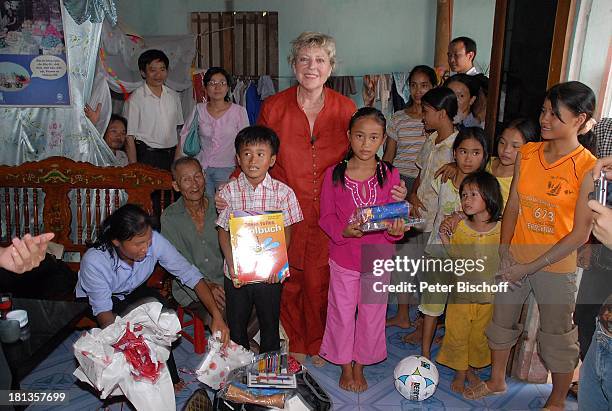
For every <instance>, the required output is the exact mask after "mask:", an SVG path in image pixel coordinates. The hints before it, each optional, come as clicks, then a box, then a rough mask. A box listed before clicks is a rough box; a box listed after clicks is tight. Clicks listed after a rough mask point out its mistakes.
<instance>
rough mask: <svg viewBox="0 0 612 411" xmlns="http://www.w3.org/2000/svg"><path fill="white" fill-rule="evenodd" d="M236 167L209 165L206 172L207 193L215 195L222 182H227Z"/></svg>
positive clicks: (211, 195)
mask: <svg viewBox="0 0 612 411" xmlns="http://www.w3.org/2000/svg"><path fill="white" fill-rule="evenodd" d="M235 169H236V167H208V168H207V169H206V170H205V172H206V193H207V194H208V196H209V197H210V198H214V197H215V192H216V191H217V189H218V188H219V186H220V185H221V184H225V183H227V181H228V180H229V177H230V175H231V174H232V172H233V171H234V170H235Z"/></svg>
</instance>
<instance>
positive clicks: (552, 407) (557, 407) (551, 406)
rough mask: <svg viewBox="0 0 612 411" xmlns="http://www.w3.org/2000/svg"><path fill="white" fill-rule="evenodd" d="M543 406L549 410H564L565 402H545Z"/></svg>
mask: <svg viewBox="0 0 612 411" xmlns="http://www.w3.org/2000/svg"><path fill="white" fill-rule="evenodd" d="M544 408H546V409H547V410H549V411H564V410H565V403H563V404H549V403H548V402H547V403H546V405H544Z"/></svg>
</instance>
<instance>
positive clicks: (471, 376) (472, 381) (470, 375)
mask: <svg viewBox="0 0 612 411" xmlns="http://www.w3.org/2000/svg"><path fill="white" fill-rule="evenodd" d="M466 377H467V381H468V387H474V386H476V385H477V384H480V382H481V381H482V380H481V379H480V378H479V377H478V375H476V373H475V372H474V369H473V368H471V367H470V369H469V370H468V372H467V376H466Z"/></svg>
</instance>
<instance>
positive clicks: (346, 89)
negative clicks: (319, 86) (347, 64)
mask: <svg viewBox="0 0 612 411" xmlns="http://www.w3.org/2000/svg"><path fill="white" fill-rule="evenodd" d="M325 86H326V87H329V88H331V89H332V90H335V91H337V92H338V93H341V94H343V95H345V96H347V97H350V96H352V95H354V94H357V88H356V87H355V77H353V76H331V77H330V78H329V79H327V82H326V83H325Z"/></svg>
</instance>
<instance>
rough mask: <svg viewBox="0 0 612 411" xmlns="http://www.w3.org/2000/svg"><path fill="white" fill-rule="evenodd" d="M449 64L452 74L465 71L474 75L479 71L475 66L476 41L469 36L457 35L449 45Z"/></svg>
mask: <svg viewBox="0 0 612 411" xmlns="http://www.w3.org/2000/svg"><path fill="white" fill-rule="evenodd" d="M447 56H448V66H449V68H450V70H451V75H452V74H457V73H465V74H467V75H468V76H474V75H476V74H478V73H479V71H478V69H476V67H474V59H475V58H476V42H475V41H474V40H472V39H471V38H469V37H457V38H455V39H453V40H452V41H451V42H450V43H449V45H448V54H447Z"/></svg>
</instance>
